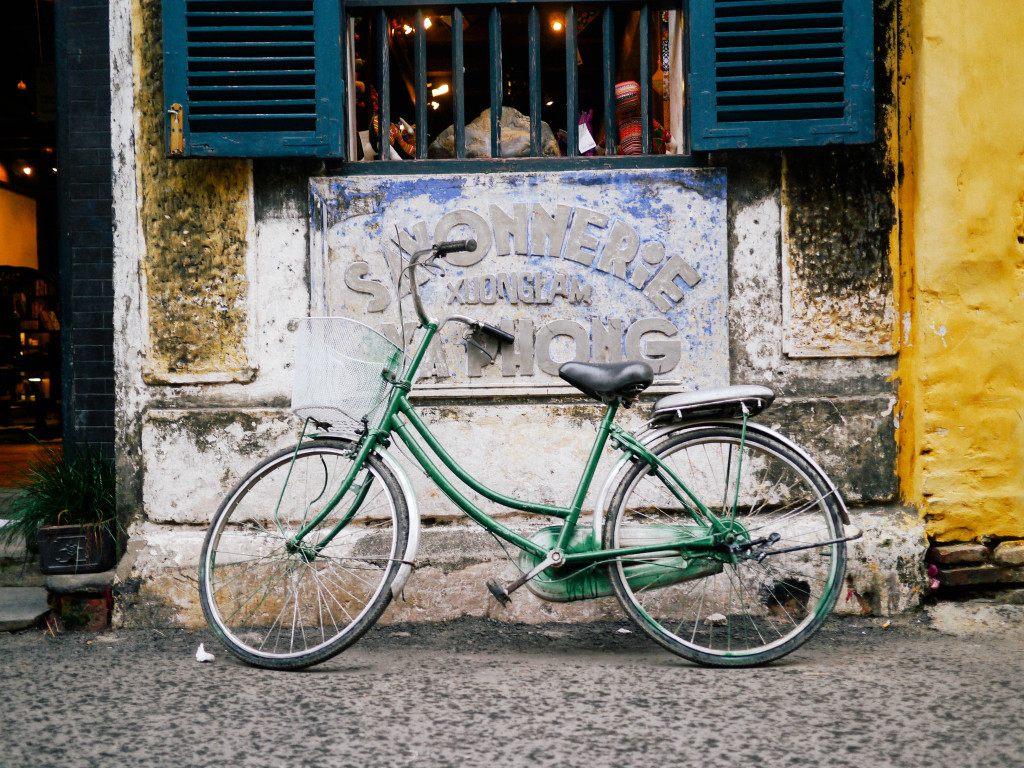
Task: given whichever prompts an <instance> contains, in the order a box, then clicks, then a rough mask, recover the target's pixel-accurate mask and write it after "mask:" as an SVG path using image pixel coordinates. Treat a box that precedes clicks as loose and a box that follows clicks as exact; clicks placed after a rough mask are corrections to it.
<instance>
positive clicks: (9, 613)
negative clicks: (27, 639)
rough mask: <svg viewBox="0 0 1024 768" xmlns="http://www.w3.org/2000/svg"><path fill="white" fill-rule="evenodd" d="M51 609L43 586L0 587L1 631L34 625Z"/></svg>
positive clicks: (10, 630)
mask: <svg viewBox="0 0 1024 768" xmlns="http://www.w3.org/2000/svg"><path fill="white" fill-rule="evenodd" d="M49 611H50V606H49V604H48V603H47V595H46V590H45V589H44V588H42V587H0V632H14V631H16V630H19V629H28V628H29V627H34V626H35V625H36V624H38V623H39V622H40V621H41V620H42V618H43V616H45V615H46V614H47V613H49Z"/></svg>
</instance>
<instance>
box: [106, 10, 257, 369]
mask: <svg viewBox="0 0 1024 768" xmlns="http://www.w3.org/2000/svg"><path fill="white" fill-rule="evenodd" d="M160 7H161V6H160V2H159V0H134V8H133V11H134V12H133V25H132V27H133V38H134V39H133V50H134V52H135V75H136V102H135V103H136V108H137V116H138V134H137V137H136V147H135V149H136V158H137V163H138V165H137V173H138V189H139V217H140V220H141V223H142V233H143V238H144V244H145V245H144V247H145V251H144V253H142V254H140V256H141V272H142V279H143V289H144V291H145V294H146V305H145V308H146V312H147V318H148V326H149V334H148V339H147V349H146V360H145V374H146V380H147V382H149V383H162V382H170V383H175V382H187V381H248V380H249V379H251V378H252V376H253V371H252V363H251V361H250V352H249V335H250V323H249V311H248V301H249V296H248V294H249V278H248V270H247V268H246V262H247V259H248V251H249V247H248V246H249V242H250V240H251V239H252V236H251V229H252V205H251V202H250V199H251V194H252V192H251V186H250V183H249V182H250V178H249V177H250V170H249V163H248V162H247V161H244V160H169V159H168V158H167V152H166V146H165V138H164V120H165V112H164V99H163V82H164V78H163V44H162V40H163V36H162V33H161V29H162V26H161V20H160ZM122 151H124V148H122Z"/></svg>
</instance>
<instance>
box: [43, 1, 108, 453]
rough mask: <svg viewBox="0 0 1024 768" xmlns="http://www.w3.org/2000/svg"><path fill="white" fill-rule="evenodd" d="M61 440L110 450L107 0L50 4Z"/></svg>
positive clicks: (70, 443) (104, 451) (67, 445)
mask: <svg viewBox="0 0 1024 768" xmlns="http://www.w3.org/2000/svg"><path fill="white" fill-rule="evenodd" d="M55 6H56V7H55V11H56V22H55V26H56V29H55V37H56V66H57V162H58V175H57V179H58V182H57V183H58V190H57V199H58V222H59V230H60V232H59V245H58V260H59V269H60V282H61V285H60V293H61V296H60V298H61V331H62V332H61V353H62V369H61V370H62V374H63V375H62V397H63V416H64V444H65V447H69V446H71V445H74V444H76V443H82V442H87V443H89V444H91V445H93V446H94V447H96V448H97V449H99V450H101V451H102V452H103V453H105V454H107V455H109V456H113V453H114V331H113V314H114V298H113V296H114V290H113V235H112V230H111V227H112V218H113V215H112V209H111V150H110V32H109V24H108V0H60V2H58V3H56V4H55Z"/></svg>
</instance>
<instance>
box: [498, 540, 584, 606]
mask: <svg viewBox="0 0 1024 768" xmlns="http://www.w3.org/2000/svg"><path fill="white" fill-rule="evenodd" d="M564 560H565V556H564V555H563V554H562V551H561V550H558V549H555V550H552V551H551V552H549V553H548V556H547V557H545V558H544V559H543V560H541V561H540V562H539V563H537V565H536V567H534V568H532V569H530V570H529V571H527V572H526V573H524V574H523V575H522V576H520V577H519V578H518V579H516V580H515V581H513V582H512V583H511V584H509V585H508V586H507V587H503V586H501V584H499V583H498V582H497V581H495V580H494V579H491V580H490V581H488V582H487V589H489V590H490V592H491V594H492V595H494V599H495V600H497V601H498V602H499V603H501V604H502V605H503V606H506V607H507V606H508V605H509V604H510V603H511V602H512V593H513V592H515V591H516V590H517V589H519V588H520V587H521V586H523V584H525V583H526V582H528V581H529V580H530V579H532V578H534V577H536V576H537V575H539V574H540V573H542V572H543V571H545V570H547V569H548V568H550V567H551V566H553V565H561V564H562V562H563V561H564Z"/></svg>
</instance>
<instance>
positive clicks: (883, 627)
mask: <svg viewBox="0 0 1024 768" xmlns="http://www.w3.org/2000/svg"><path fill="white" fill-rule="evenodd" d="M891 625H892V622H891V621H887V622H885V624H883V625H882V629H888V628H889V627H890V626H891Z"/></svg>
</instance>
